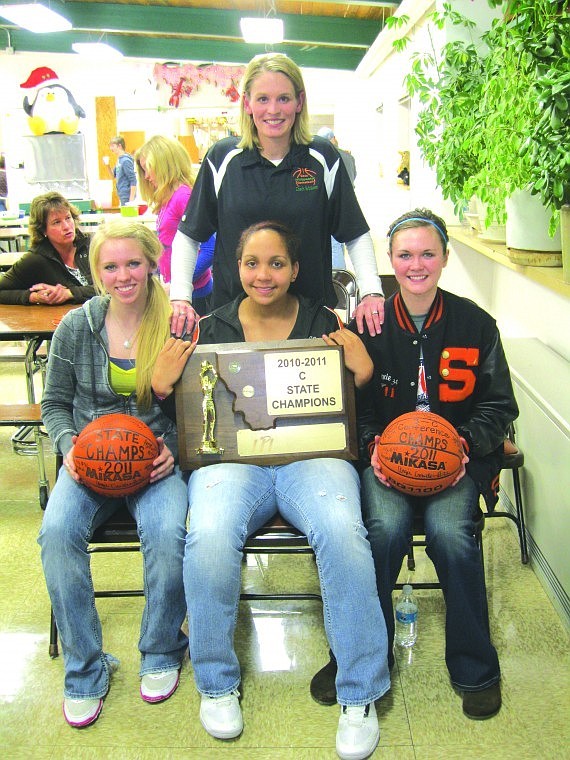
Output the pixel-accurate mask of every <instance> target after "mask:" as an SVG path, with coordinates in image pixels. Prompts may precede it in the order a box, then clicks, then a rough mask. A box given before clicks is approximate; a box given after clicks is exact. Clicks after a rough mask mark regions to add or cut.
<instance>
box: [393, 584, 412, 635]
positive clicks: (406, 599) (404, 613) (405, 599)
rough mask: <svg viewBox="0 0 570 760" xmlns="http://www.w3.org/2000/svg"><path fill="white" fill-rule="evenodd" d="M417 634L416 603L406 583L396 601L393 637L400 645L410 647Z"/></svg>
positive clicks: (410, 588)
mask: <svg viewBox="0 0 570 760" xmlns="http://www.w3.org/2000/svg"><path fill="white" fill-rule="evenodd" d="M417 636H418V605H417V603H416V600H415V597H414V595H413V589H412V587H411V586H410V585H409V584H406V585H405V586H404V588H403V589H402V594H401V596H400V597H399V599H398V601H397V602H396V631H395V634H394V639H395V641H396V644H399V645H400V646H401V647H411V646H413V645H414V644H415V641H416V638H417Z"/></svg>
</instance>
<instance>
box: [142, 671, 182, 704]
mask: <svg viewBox="0 0 570 760" xmlns="http://www.w3.org/2000/svg"><path fill="white" fill-rule="evenodd" d="M179 681H180V670H179V669H178V668H172V669H171V670H161V671H160V672H159V673H145V675H144V676H143V677H142V678H141V697H142V698H143V699H144V701H145V702H164V700H165V699H168V697H171V696H172V695H173V694H174V692H175V691H176V689H177V687H178V682H179Z"/></svg>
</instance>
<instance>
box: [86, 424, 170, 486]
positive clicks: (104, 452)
mask: <svg viewBox="0 0 570 760" xmlns="http://www.w3.org/2000/svg"><path fill="white" fill-rule="evenodd" d="M157 456H158V444H157V442H156V437H155V435H154V433H153V432H152V430H151V429H150V428H149V426H148V425H146V424H145V423H144V422H142V421H141V420H139V419H137V418H136V417H131V415H130V414H105V415H103V416H102V417H98V418H97V419H96V420H93V422H90V423H89V424H88V425H86V426H85V427H84V428H83V430H82V431H81V433H80V434H79V436H78V437H77V441H76V443H75V447H74V449H73V457H74V459H75V467H76V469H77V472H78V473H79V477H80V479H81V482H82V483H83V484H84V485H86V486H87V487H88V488H90V489H91V490H92V491H96V492H97V493H100V494H104V495H105V496H113V497H114V496H129V495H130V494H133V493H136V492H137V491H139V490H140V489H141V488H143V487H144V486H146V485H147V483H148V482H149V480H150V473H151V472H152V463H153V462H154V460H155V459H156V457H157Z"/></svg>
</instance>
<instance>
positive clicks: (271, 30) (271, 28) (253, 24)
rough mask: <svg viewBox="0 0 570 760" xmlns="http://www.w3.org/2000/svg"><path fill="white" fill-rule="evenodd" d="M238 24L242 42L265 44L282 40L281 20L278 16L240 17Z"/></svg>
mask: <svg viewBox="0 0 570 760" xmlns="http://www.w3.org/2000/svg"><path fill="white" fill-rule="evenodd" d="M239 25H240V27H241V33H242V37H243V39H244V42H250V43H254V44H265V45H275V44H277V43H278V42H283V21H282V20H281V19H280V18H267V17H265V18H242V19H241V21H240V22H239Z"/></svg>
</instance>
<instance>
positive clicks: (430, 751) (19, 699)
mask: <svg viewBox="0 0 570 760" xmlns="http://www.w3.org/2000/svg"><path fill="white" fill-rule="evenodd" d="M20 370H21V368H19V367H17V366H16V365H10V364H0V393H2V396H3V398H4V399H6V400H7V401H9V400H13V401H16V400H24V395H25V391H24V387H23V384H22V385H21V386H20V383H19V379H18V380H17V381H15V380H14V378H19V372H20ZM10 432H11V431H9V430H8V429H4V428H3V429H0V466H1V473H2V474H1V493H2V497H1V502H0V589H1V594H0V748H1V749H0V754H1V755H2V757H6V758H10V759H12V758H37V759H38V760H41V759H43V758H54V759H56V758H57V759H59V758H62V759H63V758H70V759H71V758H73V759H74V760H75V759H76V758H81V759H85V760H94V759H95V758H97V759H98V758H101V759H102V758H110V757H111V758H125V759H129V760H134V759H135V758H136V759H137V760H139V759H140V760H147V759H148V760H150V758H183V757H184V758H198V759H201V758H204V759H205V760H210V758H221V757H230V756H231V757H236V758H247V759H248V760H266V759H270V758H296V759H297V758H298V759H300V760H303V759H304V758H306V759H307V760H309V758H310V760H320V759H321V758H323V759H324V758H334V757H336V753H335V751H334V738H335V732H336V725H337V720H338V708H334V707H332V708H326V707H320V706H319V705H317V704H315V703H314V702H313V701H312V700H311V697H310V695H309V688H308V687H309V681H310V678H311V676H312V674H313V673H314V672H315V671H316V670H317V669H318V668H319V667H320V666H321V665H322V664H324V662H325V660H326V657H327V651H328V650H327V643H326V640H325V636H324V632H323V625H322V615H321V610H320V609H319V604H318V603H317V602H298V603H291V602H288V603H278V602H266V603H262V604H257V603H250V602H248V603H242V604H241V608H240V618H239V624H238V636H237V650H238V654H239V657H240V661H241V664H242V671H243V702H242V706H243V712H244V720H245V730H244V733H243V735H242V736H241V737H240V738H239V739H237V740H232V741H228V742H219V741H216V740H215V739H212V738H211V737H209V736H208V735H207V734H206V733H205V732H204V730H203V729H202V728H201V726H200V723H199V720H198V706H199V700H198V696H197V693H196V690H195V688H194V684H193V678H192V667H191V664H190V663H189V662H186V663H185V665H184V668H183V672H182V679H181V685H180V687H179V689H178V691H177V692H176V694H175V695H174V696H173V697H172V699H170V700H169V701H168V702H166V703H164V704H161V705H148V704H145V703H143V702H142V700H141V699H140V697H139V696H138V680H139V679H138V675H137V668H138V657H137V648H136V643H137V638H138V626H139V621H140V615H141V609H142V600H141V599H140V598H134V599H105V600H99V601H98V608H99V611H100V614H101V618H102V623H103V630H104V635H105V646H106V650H107V651H110V652H112V653H113V654H114V655H116V656H117V657H119V658H120V660H121V667H120V668H119V670H118V672H117V673H116V674H115V675H114V676H113V681H112V686H111V690H110V692H109V694H108V696H107V698H106V700H105V706H104V709H103V712H102V714H101V717H100V718H99V720H98V721H97V723H96V724H95V725H93V726H91V727H89V728H87V729H84V730H81V731H78V730H75V729H72V728H69V727H68V726H67V725H66V724H65V722H64V720H63V717H62V714H61V699H62V678H63V675H62V668H63V663H62V658H61V657H60V658H58V659H55V660H51V659H50V658H49V656H48V623H49V604H48V599H47V594H46V591H45V586H44V582H43V577H42V572H41V566H40V561H39V550H38V546H37V544H36V542H35V539H36V536H37V533H38V529H39V525H40V522H41V516H42V513H41V510H40V508H39V505H38V499H37V486H36V475H37V468H36V462H35V459H34V458H31V457H19V456H16V455H15V454H13V453H12V451H11V447H10V441H9V436H10ZM48 466H49V468H50V475H51V476H53V459H52V457H49V459H48ZM484 544H485V564H486V571H487V582H488V591H489V605H490V613H491V626H492V632H493V639H494V642H495V644H496V646H497V648H498V650H499V656H500V660H501V666H502V671H503V698H504V704H503V709H502V710H501V712H500V713H499V715H498V716H497V717H495V718H494V719H492V720H490V721H483V722H474V721H469V720H467V719H466V718H465V717H464V716H463V714H462V711H461V699H460V697H459V696H458V695H457V694H455V692H454V691H453V690H452V688H451V687H450V685H449V681H448V678H447V673H446V669H445V664H444V661H443V611H444V608H443V601H442V597H441V592H439V591H423V592H418V597H419V601H420V630H419V637H418V641H417V643H416V645H415V647H414V648H413V649H412V650H410V651H402V650H400V651H398V652H397V655H396V662H397V666H396V668H395V669H394V671H393V685H392V689H391V691H390V692H389V694H388V695H387V696H386V697H385V698H384V699H382V700H381V701H380V702H379V703H378V709H379V717H380V723H381V731H382V733H381V738H380V746H379V747H378V749H377V750H376V752H375V754H374V757H375V758H376V757H377V758H385V759H386V760H392V759H397V760H411V759H412V758H416V759H417V760H432V759H434V760H435V759H436V758H437V759H439V758H445V759H446V760H455V759H456V758H457V760H470V759H477V760H484V759H486V758H493V760H497V759H501V760H502V759H509V758H513V760H514V758H524V759H529V760H531V759H532V760H534V759H536V760H543V759H546V758H553V759H554V758H556V759H557V760H559V759H563V758H569V757H570V721H569V716H570V655H569V650H568V636H567V634H566V632H565V630H564V628H563V627H562V625H561V623H560V621H559V619H558V617H557V615H556V613H555V611H554V609H553V608H552V606H551V604H550V602H549V601H548V599H547V597H546V595H545V594H544V592H543V590H542V588H541V586H540V584H539V583H538V581H537V579H536V577H535V575H534V573H533V571H532V569H531V568H530V567H524V566H523V565H521V564H520V560H519V554H518V546H517V541H516V538H515V536H514V534H513V532H512V529H511V528H510V526H509V525H507V524H506V521H503V520H493V521H489V522H488V524H487V527H486V528H485V536H484ZM420 556H421V552H420ZM93 566H94V567H93V572H94V576H95V579H96V584H97V585H98V586H99V587H103V586H105V585H106V586H107V587H111V584H113V583H114V582H116V579H117V578H120V579H121V583H122V582H124V583H126V584H128V583H132V584H133V585H134V586H137V585H139V584H140V558H139V557H138V556H137V555H123V556H121V557H118V558H117V557H116V556H109V555H106V556H104V555H100V556H98V557H95V558H94V559H93ZM431 571H432V569H431V565H430V563H429V562H428V561H427V560H425V559H421V558H420V561H419V563H418V569H417V570H416V577H417V578H418V579H420V578H422V577H425V576H426V575H427V574H429V573H431ZM244 586H245V587H247V588H248V589H250V588H260V587H262V586H263V587H267V586H270V587H287V588H306V589H310V590H315V589H317V587H318V583H317V579H316V571H315V567H314V563H313V560H312V559H311V558H310V557H297V558H290V557H275V556H273V557H271V558H270V560H269V563H268V564H267V563H265V562H264V563H263V564H261V565H260V566H258V565H257V564H256V562H255V558H250V559H249V561H248V565H247V566H245V567H244Z"/></svg>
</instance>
